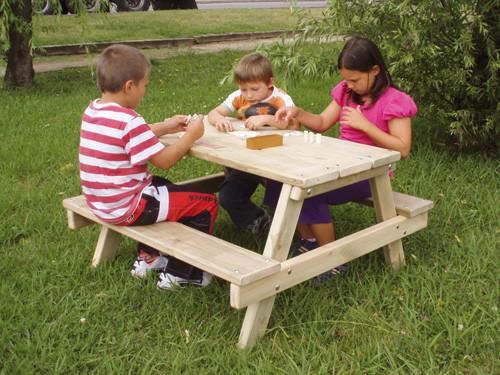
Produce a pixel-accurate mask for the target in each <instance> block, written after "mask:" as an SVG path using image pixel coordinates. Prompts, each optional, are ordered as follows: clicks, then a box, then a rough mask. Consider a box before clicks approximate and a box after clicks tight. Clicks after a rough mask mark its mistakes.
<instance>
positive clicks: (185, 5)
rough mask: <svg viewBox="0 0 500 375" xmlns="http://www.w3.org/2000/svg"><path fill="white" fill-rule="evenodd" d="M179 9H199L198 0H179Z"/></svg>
mask: <svg viewBox="0 0 500 375" xmlns="http://www.w3.org/2000/svg"><path fill="white" fill-rule="evenodd" d="M176 3H177V7H176V8H177V9H198V5H197V4H196V0H177V1H176Z"/></svg>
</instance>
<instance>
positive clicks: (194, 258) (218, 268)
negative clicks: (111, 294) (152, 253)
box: [63, 195, 280, 286]
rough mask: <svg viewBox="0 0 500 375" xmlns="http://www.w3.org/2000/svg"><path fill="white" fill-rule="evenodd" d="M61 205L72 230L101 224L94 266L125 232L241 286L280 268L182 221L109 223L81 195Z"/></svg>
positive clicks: (106, 256)
mask: <svg viewBox="0 0 500 375" xmlns="http://www.w3.org/2000/svg"><path fill="white" fill-rule="evenodd" d="M63 206H64V207H65V208H66V210H67V213H68V226H69V227H70V228H71V229H80V228H82V227H84V226H87V225H91V224H99V225H101V233H100V235H99V239H98V241H97V246H96V249H95V253H94V258H93V260H92V265H93V266H94V267H96V266H98V265H99V264H101V263H102V262H104V261H106V260H109V259H112V258H113V257H114V255H115V253H116V250H117V248H118V244H119V240H120V237H121V236H122V235H125V236H127V237H130V238H132V239H134V240H136V241H139V242H142V243H144V244H146V245H149V246H151V247H153V248H155V249H157V250H158V251H160V252H162V253H165V254H168V255H171V256H174V257H176V258H177V259H180V260H182V261H184V262H186V263H189V264H191V265H193V266H195V267H198V268H200V269H202V270H204V271H207V272H210V273H211V274H213V275H215V276H217V277H220V278H222V279H224V280H227V281H229V282H230V283H231V284H235V285H240V286H243V285H246V284H249V283H252V282H254V281H256V280H259V279H261V278H264V277H267V276H269V275H271V274H273V273H275V272H278V271H279V270H280V263H279V262H278V261H276V260H273V259H270V258H266V257H264V256H263V255H260V254H258V253H255V252H253V251H250V250H246V249H244V248H242V247H240V246H237V245H234V244H232V243H229V242H227V241H224V240H221V239H219V238H217V237H214V236H211V235H209V234H206V233H203V232H200V231H198V230H195V229H193V228H190V227H188V226H186V225H184V224H181V223H177V222H161V223H156V224H152V225H144V226H136V227H123V226H117V225H112V224H108V223H105V222H102V221H101V220H99V219H98V218H97V217H96V216H95V215H94V214H93V213H92V211H91V210H90V209H89V208H88V206H87V203H86V201H85V198H84V197H83V196H82V195H80V196H77V197H73V198H67V199H65V200H64V201H63Z"/></svg>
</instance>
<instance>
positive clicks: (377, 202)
mask: <svg viewBox="0 0 500 375" xmlns="http://www.w3.org/2000/svg"><path fill="white" fill-rule="evenodd" d="M370 188H371V190H372V197H373V206H374V208H375V212H376V215H377V222H379V223H380V222H382V221H384V220H387V219H390V218H392V217H394V216H396V207H395V206H394V197H393V194H392V188H391V181H390V179H389V176H388V175H387V174H383V175H379V176H376V177H373V178H371V179H370ZM384 257H385V262H386V263H387V264H389V265H390V266H391V267H392V268H393V269H394V270H395V271H397V270H399V269H400V267H401V266H403V265H404V263H405V256H404V252H403V243H402V242H401V240H396V241H394V242H391V243H390V244H388V245H387V246H384Z"/></svg>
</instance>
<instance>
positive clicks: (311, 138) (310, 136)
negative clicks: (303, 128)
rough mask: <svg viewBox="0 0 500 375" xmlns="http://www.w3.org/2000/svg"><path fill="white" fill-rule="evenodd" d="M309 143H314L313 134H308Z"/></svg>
mask: <svg viewBox="0 0 500 375" xmlns="http://www.w3.org/2000/svg"><path fill="white" fill-rule="evenodd" d="M309 143H314V133H313V132H309Z"/></svg>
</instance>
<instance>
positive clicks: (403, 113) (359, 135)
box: [331, 81, 417, 145]
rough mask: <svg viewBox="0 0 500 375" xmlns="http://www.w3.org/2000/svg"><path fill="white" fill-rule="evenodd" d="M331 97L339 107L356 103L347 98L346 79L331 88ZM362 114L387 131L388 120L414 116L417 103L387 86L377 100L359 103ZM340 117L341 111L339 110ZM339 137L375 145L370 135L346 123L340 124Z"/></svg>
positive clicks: (354, 106) (353, 105) (355, 105)
mask: <svg viewBox="0 0 500 375" xmlns="http://www.w3.org/2000/svg"><path fill="white" fill-rule="evenodd" d="M331 94H332V98H333V100H335V102H337V104H338V105H340V106H341V107H344V106H348V107H352V108H356V107H357V106H358V104H356V103H355V102H354V101H352V100H349V96H350V92H349V88H348V87H347V82H346V81H341V82H340V83H338V84H337V85H336V86H335V87H334V88H333V89H332V92H331ZM360 110H361V112H362V113H363V115H364V116H365V117H366V118H367V119H368V121H370V122H371V123H372V124H374V125H375V126H376V127H377V128H379V129H380V130H382V131H384V132H385V133H389V121H390V120H392V119H394V118H403V117H414V116H415V115H416V113H417V105H416V104H415V102H414V101H413V99H412V98H411V97H410V96H409V95H407V94H405V93H404V92H402V91H399V90H398V89H396V88H394V87H389V88H387V89H386V90H385V91H384V92H383V93H382V95H380V97H379V98H378V99H377V101H376V102H375V103H373V104H371V105H366V104H364V105H361V106H360ZM340 117H342V111H341V112H340ZM339 138H340V139H345V140H348V141H352V142H357V143H363V144H367V145H375V143H374V142H373V141H372V140H371V138H370V137H368V136H367V135H366V133H365V132H363V131H361V130H357V129H354V128H352V127H350V126H349V125H346V124H341V125H340V137H339Z"/></svg>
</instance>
